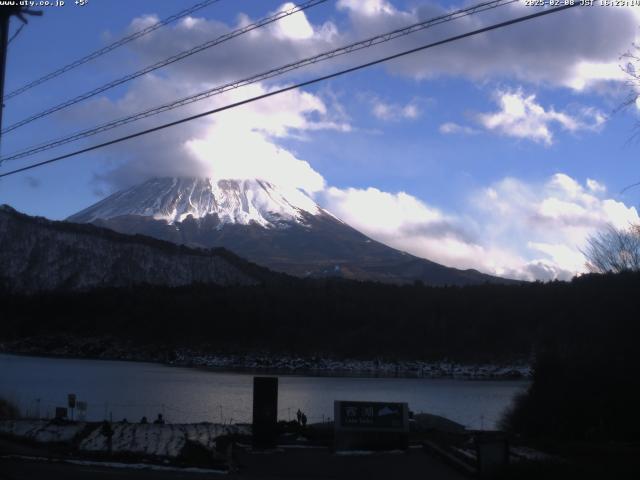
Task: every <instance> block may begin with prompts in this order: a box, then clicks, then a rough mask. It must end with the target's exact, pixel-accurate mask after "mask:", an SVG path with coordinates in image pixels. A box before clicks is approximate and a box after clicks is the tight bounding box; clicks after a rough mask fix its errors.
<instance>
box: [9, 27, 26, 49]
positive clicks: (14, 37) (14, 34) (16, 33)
mask: <svg viewBox="0 0 640 480" xmlns="http://www.w3.org/2000/svg"><path fill="white" fill-rule="evenodd" d="M25 25H26V23H21V24H20V26H19V27H18V29H17V30H16V31H15V32H14V33H13V35H11V38H10V39H9V41H8V42H7V45H11V42H13V41H14V40H15V39H16V37H17V36H18V35H20V32H21V31H22V29H23V28H24V27H25Z"/></svg>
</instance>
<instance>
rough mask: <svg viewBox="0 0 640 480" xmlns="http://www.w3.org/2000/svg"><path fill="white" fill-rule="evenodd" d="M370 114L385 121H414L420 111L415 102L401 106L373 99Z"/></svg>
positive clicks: (420, 113)
mask: <svg viewBox="0 0 640 480" xmlns="http://www.w3.org/2000/svg"><path fill="white" fill-rule="evenodd" d="M371 112H372V113H373V115H374V116H375V117H376V118H379V119H380V120H385V121H397V120H416V119H417V118H419V117H420V115H422V111H421V110H420V108H419V107H418V104H417V102H416V101H415V100H412V101H410V102H409V103H407V104H405V105H402V104H398V103H391V102H384V101H382V100H380V99H378V98H374V99H373V100H372V104H371Z"/></svg>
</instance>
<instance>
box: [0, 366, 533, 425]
mask: <svg viewBox="0 0 640 480" xmlns="http://www.w3.org/2000/svg"><path fill="white" fill-rule="evenodd" d="M252 378H253V375H252V374H245V373H235V372H234V373H226V372H212V371H206V370H197V369H189V368H178V367H169V366H165V365H158V364H153V363H138V362H120V361H105V360H78V359H60V358H43V357H23V356H14V355H0V396H4V397H6V398H9V399H11V400H13V401H14V402H16V403H17V404H18V405H19V407H20V409H21V410H22V412H23V413H24V412H28V413H29V414H30V415H37V414H38V412H39V414H40V415H41V416H43V417H44V416H51V415H52V414H53V412H54V409H55V407H56V406H66V402H67V394H68V393H75V394H77V397H78V399H79V400H85V401H86V402H87V403H88V409H87V419H89V420H102V419H104V418H108V417H109V416H111V417H112V418H113V420H114V421H115V420H121V419H123V418H127V419H128V420H129V421H139V420H140V418H141V417H142V416H143V415H145V416H147V417H148V418H149V419H150V420H151V419H153V418H155V417H156V415H157V414H158V413H164V416H165V417H166V418H167V420H168V421H170V422H202V421H209V422H219V421H224V422H229V421H232V422H250V421H251V409H252V405H251V402H252V385H253V384H252V381H253V380H252ZM279 378H280V380H279V383H280V389H279V397H278V403H279V404H278V407H279V417H280V419H284V420H287V419H289V418H295V412H296V411H297V410H298V408H300V409H301V410H302V411H303V412H305V413H306V414H307V417H308V418H309V421H310V422H317V421H322V420H323V419H328V418H329V417H332V416H333V401H334V400H373V401H375V400H379V401H398V402H408V403H409V409H411V410H413V411H414V412H428V413H432V414H436V415H442V416H444V417H446V418H449V419H451V420H454V421H456V422H459V423H461V424H463V425H465V426H467V427H471V428H486V429H492V428H495V426H496V422H497V421H498V419H499V418H500V416H501V414H502V412H503V411H504V410H505V408H507V407H508V406H509V404H510V403H511V400H512V399H513V397H514V396H515V395H516V394H517V393H519V392H521V391H522V390H523V389H525V388H526V387H527V385H528V384H529V382H527V381H524V380H502V381H485V380H482V381H480V380H476V381H474V380H452V379H442V380H434V379H423V378H353V377H307V376H294V375H287V376H283V375H281V376H279Z"/></svg>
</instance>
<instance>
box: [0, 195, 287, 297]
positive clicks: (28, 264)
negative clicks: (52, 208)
mask: <svg viewBox="0 0 640 480" xmlns="http://www.w3.org/2000/svg"><path fill="white" fill-rule="evenodd" d="M275 275H276V274H273V273H272V272H270V271H268V270H267V269H266V268H264V267H260V266H258V265H255V264H252V263H250V262H247V261H245V260H243V259H241V258H240V257H238V256H237V255H235V254H233V253H232V252H229V251H228V250H226V249H223V248H216V249H208V250H207V249H196V248H191V247H187V246H185V245H178V244H175V243H171V242H166V241H163V240H160V239H156V238H152V237H147V236H142V235H127V234H123V233H118V232H115V231H113V230H111V229H106V228H101V227H99V226H97V225H92V224H78V223H71V222H64V221H53V220H48V219H46V218H43V217H32V216H29V215H26V214H24V213H20V212H18V211H17V210H15V209H13V208H12V207H10V206H8V205H0V286H2V287H4V288H5V289H7V290H9V291H15V292H27V293H29V292H36V291H48V290H86V289H92V288H101V287H127V286H133V285H143V284H148V285H163V286H183V285H191V284H194V283H205V284H215V285H220V286H226V285H257V284H260V283H262V282H263V281H264V280H265V279H268V278H270V276H275Z"/></svg>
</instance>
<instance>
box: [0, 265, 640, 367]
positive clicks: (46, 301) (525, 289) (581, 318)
mask: <svg viewBox="0 0 640 480" xmlns="http://www.w3.org/2000/svg"><path fill="white" fill-rule="evenodd" d="M639 291H640V274H620V275H589V276H584V277H582V278H579V279H575V280H573V281H572V282H570V283H563V282H556V283H549V284H541V283H534V284H522V285H483V286H471V287H450V288H446V287H445V288H441V287H440V288H430V287H425V286H422V285H411V286H393V285H384V284H376V283H360V282H351V281H344V280H308V281H303V280H298V279H294V278H291V277H285V276H283V277H281V278H280V279H279V280H278V281H277V282H270V283H267V284H265V285H261V286H255V287H227V288H220V287H210V286H204V285H200V286H192V287H185V288H174V289H170V288H162V287H136V288H131V289H108V290H94V291H89V292H84V293H65V292H60V293H43V294H37V295H31V296H17V295H9V294H2V293H0V305H2V317H3V319H2V328H1V332H0V339H1V340H3V341H10V340H16V339H21V338H27V337H30V338H33V337H37V336H46V335H59V334H72V335H75V336H84V337H89V336H101V335H103V336H106V335H108V336H112V337H115V338H122V339H126V340H129V341H134V342H137V343H140V344H156V345H161V346H163V347H167V348H171V347H175V346H185V345H188V346H194V347H195V346H204V345H206V346H211V347H212V348H217V349H220V350H222V351H224V350H227V351H228V350H231V351H272V352H276V353H292V354H304V355H314V354H319V355H322V354H332V355H337V356H339V355H348V356H351V357H354V356H355V357H366V358H390V359H393V358H398V359H424V360H430V359H436V360H440V359H442V358H449V359H451V360H455V361H483V360H498V361H500V360H505V361H512V360H514V359H528V358H530V357H531V355H532V354H534V353H536V352H542V351H545V352H547V351H548V352H557V354H558V355H568V356H572V357H576V358H577V356H578V355H580V354H581V352H582V351H583V350H585V349H586V351H587V352H588V354H589V356H590V358H597V357H600V356H601V357H606V358H608V357H615V358H616V359H621V358H626V357H627V354H626V353H627V351H628V349H631V348H634V346H635V340H636V339H637V338H638V335H637V334H638V333H639V331H640V327H639V326H638V322H637V321H636V320H635V315H634V312H635V311H636V309H637V308H638V306H637V293H638V292H639ZM616 361H617V360H616ZM619 363H620V365H618V364H616V369H618V368H631V365H630V364H629V365H627V366H626V367H625V366H624V362H623V361H622V360H620V362H619Z"/></svg>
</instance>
